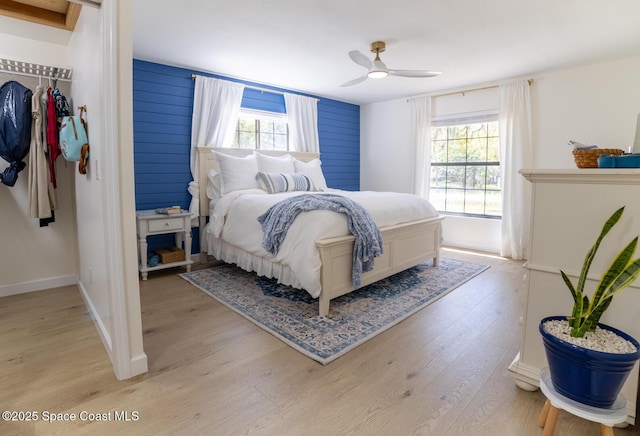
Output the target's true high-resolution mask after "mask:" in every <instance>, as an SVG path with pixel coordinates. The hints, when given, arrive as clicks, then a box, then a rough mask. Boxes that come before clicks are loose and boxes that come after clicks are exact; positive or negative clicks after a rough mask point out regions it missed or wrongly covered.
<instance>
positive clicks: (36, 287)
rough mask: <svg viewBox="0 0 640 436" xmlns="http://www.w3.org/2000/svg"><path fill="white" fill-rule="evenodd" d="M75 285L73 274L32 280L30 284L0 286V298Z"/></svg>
mask: <svg viewBox="0 0 640 436" xmlns="http://www.w3.org/2000/svg"><path fill="white" fill-rule="evenodd" d="M77 283H78V277H77V276H76V275H75V274H71V275H66V276H58V277H47V278H46V279H39V280H32V281H30V282H22V283H13V284H10V285H0V297H8V296H9V295H18V294H25V293H27V292H35V291H42V290H43V289H51V288H59V287H61V286H71V285H75V284H77Z"/></svg>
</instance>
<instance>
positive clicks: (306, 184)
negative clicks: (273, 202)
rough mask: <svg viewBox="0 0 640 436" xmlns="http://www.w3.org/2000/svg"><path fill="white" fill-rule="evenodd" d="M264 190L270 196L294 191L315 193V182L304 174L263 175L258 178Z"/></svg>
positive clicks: (260, 173)
mask: <svg viewBox="0 0 640 436" xmlns="http://www.w3.org/2000/svg"><path fill="white" fill-rule="evenodd" d="M256 178H257V179H258V183H260V186H261V187H262V189H264V190H265V191H267V193H269V194H275V193H277V192H292V191H315V188H314V186H313V182H312V181H311V178H310V177H309V176H306V175H304V174H284V173H263V172H262V171H260V172H258V175H257V176H256Z"/></svg>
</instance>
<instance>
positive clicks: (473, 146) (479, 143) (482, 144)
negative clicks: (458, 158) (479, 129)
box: [467, 138, 487, 162]
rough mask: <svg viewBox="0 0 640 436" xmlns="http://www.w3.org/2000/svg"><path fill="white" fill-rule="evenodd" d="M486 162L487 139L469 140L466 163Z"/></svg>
mask: <svg viewBox="0 0 640 436" xmlns="http://www.w3.org/2000/svg"><path fill="white" fill-rule="evenodd" d="M486 160H487V138H474V139H470V140H469V144H468V146H467V161H469V162H484V161H486Z"/></svg>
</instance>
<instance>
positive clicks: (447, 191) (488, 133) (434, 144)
mask: <svg viewBox="0 0 640 436" xmlns="http://www.w3.org/2000/svg"><path fill="white" fill-rule="evenodd" d="M498 133H499V129H498V122H497V121H492V122H485V123H471V124H461V125H457V126H448V127H435V128H433V129H432V130H431V138H432V141H431V162H432V164H433V165H432V166H431V173H430V190H429V200H430V201H432V203H433V204H434V206H435V207H436V209H437V210H439V211H442V212H452V213H460V214H469V215H480V216H495V217H500V216H501V201H502V199H501V192H500V189H501V187H500V166H499V161H500V147H499V139H498Z"/></svg>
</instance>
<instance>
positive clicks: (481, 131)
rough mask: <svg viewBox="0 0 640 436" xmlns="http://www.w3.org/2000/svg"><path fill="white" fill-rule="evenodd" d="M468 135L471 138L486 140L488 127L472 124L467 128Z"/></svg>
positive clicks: (483, 124)
mask: <svg viewBox="0 0 640 436" xmlns="http://www.w3.org/2000/svg"><path fill="white" fill-rule="evenodd" d="M467 135H468V136H469V138H486V137H487V125H486V124H485V123H482V124H470V125H469V126H468V127H467Z"/></svg>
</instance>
